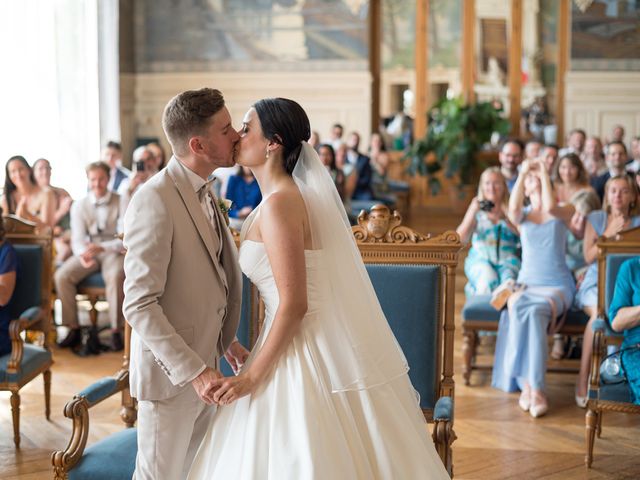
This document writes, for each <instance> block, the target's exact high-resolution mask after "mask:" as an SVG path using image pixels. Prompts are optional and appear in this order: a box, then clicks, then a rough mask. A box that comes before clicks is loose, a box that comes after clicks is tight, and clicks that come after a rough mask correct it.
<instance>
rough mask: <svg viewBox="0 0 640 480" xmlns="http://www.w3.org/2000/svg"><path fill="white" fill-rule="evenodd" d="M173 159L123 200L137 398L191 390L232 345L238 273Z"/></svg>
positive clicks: (229, 241)
mask: <svg viewBox="0 0 640 480" xmlns="http://www.w3.org/2000/svg"><path fill="white" fill-rule="evenodd" d="M185 168H186V167H184V166H182V165H181V164H180V163H179V161H178V160H177V159H176V158H175V157H173V158H171V160H170V161H169V164H168V165H167V168H165V169H163V170H162V171H160V172H159V173H157V174H156V175H154V176H153V177H152V178H151V179H150V180H149V181H147V182H146V183H145V184H144V185H143V186H142V187H140V189H139V190H138V191H137V192H136V194H135V195H134V196H133V198H132V199H131V203H130V204H129V207H128V209H127V212H126V215H125V222H124V235H125V237H124V238H125V241H124V244H125V247H126V248H127V254H126V256H125V262H124V270H125V284H124V291H125V297H124V306H123V310H124V315H125V318H126V320H127V321H128V322H129V324H130V325H131V327H132V330H133V332H132V336H131V363H130V386H131V394H132V396H134V397H136V398H138V399H140V400H162V399H166V398H170V397H173V396H175V395H177V394H179V393H180V392H181V391H182V389H183V388H192V387H191V385H189V381H190V380H192V379H193V377H194V376H195V375H196V374H197V373H198V371H199V370H201V369H202V367H203V366H204V365H208V366H211V367H214V366H215V365H217V360H218V358H219V357H220V356H221V355H222V354H223V353H224V352H225V351H226V349H227V348H228V346H229V345H230V344H231V342H232V340H233V339H234V336H235V333H236V330H237V327H238V322H239V319H240V304H241V295H242V274H241V272H240V268H239V266H238V258H237V257H238V255H237V250H236V247H235V244H234V241H233V237H232V235H231V232H230V230H229V229H228V228H223V230H224V231H223V232H221V239H222V253H221V261H220V260H218V255H217V246H218V245H219V243H218V242H219V240H218V236H217V233H216V232H215V230H214V227H213V226H212V225H211V222H210V221H209V220H208V218H207V217H206V216H205V214H204V212H203V210H202V208H201V206H200V202H199V201H198V196H197V194H196V192H195V191H194V189H193V186H192V185H191V183H190V182H189V179H188V178H187V176H186V170H185ZM214 210H215V214H216V215H218V217H219V220H220V225H223V226H224V225H225V223H224V219H223V218H222V215H221V213H220V212H219V211H218V209H217V208H216V209H214Z"/></svg>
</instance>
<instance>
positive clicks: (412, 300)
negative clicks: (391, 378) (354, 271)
mask: <svg viewBox="0 0 640 480" xmlns="http://www.w3.org/2000/svg"><path fill="white" fill-rule="evenodd" d="M353 233H354V236H355V238H356V241H357V244H358V248H359V249H360V252H361V254H362V257H363V260H364V262H365V265H366V268H367V272H368V273H369V277H370V278H371V282H372V283H373V286H374V289H375V291H376V293H377V295H378V298H379V300H380V304H381V306H382V309H383V311H384V313H385V316H386V317H387V320H388V322H389V325H390V326H391V329H392V331H393V333H394V335H395V336H396V338H397V339H398V342H399V344H400V346H401V347H402V350H403V351H404V354H405V356H406V358H407V361H408V363H409V367H410V369H409V377H410V378H411V382H412V383H413V386H414V388H415V389H416V390H417V391H418V393H419V394H420V406H421V408H422V411H423V413H424V416H425V418H426V419H427V421H428V422H430V423H434V429H433V440H434V443H435V445H436V450H437V451H438V454H439V455H440V458H441V459H442V462H443V463H444V465H445V466H446V468H447V470H448V471H449V473H450V474H451V473H452V470H453V460H452V454H451V444H452V443H453V441H454V440H455V438H456V436H455V433H454V430H453V411H454V408H453V407H454V381H453V339H454V304H455V275H456V267H457V265H458V254H459V251H460V248H461V244H460V238H459V237H458V234H456V233H455V232H445V233H443V234H442V235H437V236H431V235H422V234H420V233H418V232H416V231H414V230H411V229H410V228H408V227H405V226H403V225H402V219H401V217H400V214H399V213H398V212H397V211H396V212H394V213H393V214H392V213H391V211H390V210H389V209H388V208H387V207H386V206H383V205H377V206H375V207H373V208H372V209H371V210H370V212H366V211H364V210H363V211H362V212H361V213H360V215H359V216H358V225H357V226H354V227H353Z"/></svg>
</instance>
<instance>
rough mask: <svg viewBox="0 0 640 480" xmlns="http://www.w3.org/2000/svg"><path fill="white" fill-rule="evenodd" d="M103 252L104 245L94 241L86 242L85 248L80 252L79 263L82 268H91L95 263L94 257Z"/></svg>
mask: <svg viewBox="0 0 640 480" xmlns="http://www.w3.org/2000/svg"><path fill="white" fill-rule="evenodd" d="M102 252H104V247H102V246H101V245H98V244H95V243H89V244H87V248H86V250H85V251H84V252H83V253H81V254H80V256H79V258H80V263H81V264H82V266H83V267H84V268H91V267H93V266H94V265H95V263H96V260H95V258H96V257H97V256H98V255H99V254H101V253H102Z"/></svg>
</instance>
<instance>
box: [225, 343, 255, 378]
mask: <svg viewBox="0 0 640 480" xmlns="http://www.w3.org/2000/svg"><path fill="white" fill-rule="evenodd" d="M224 358H226V360H227V362H229V365H230V366H231V369H232V370H233V373H235V374H236V375H237V374H238V372H239V371H240V369H241V368H242V365H244V362H246V361H247V358H249V350H247V349H246V348H244V347H243V346H242V344H241V343H240V342H239V341H238V340H234V341H233V343H232V344H231V345H229V348H227V351H226V352H224Z"/></svg>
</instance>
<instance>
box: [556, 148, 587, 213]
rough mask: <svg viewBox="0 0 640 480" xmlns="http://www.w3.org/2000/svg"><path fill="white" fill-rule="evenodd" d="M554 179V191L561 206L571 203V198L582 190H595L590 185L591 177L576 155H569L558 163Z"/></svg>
mask: <svg viewBox="0 0 640 480" xmlns="http://www.w3.org/2000/svg"><path fill="white" fill-rule="evenodd" d="M552 178H553V189H554V191H555V194H556V200H557V202H558V203H559V204H565V203H569V202H570V201H571V198H572V197H573V196H574V195H575V194H576V193H578V192H580V191H582V190H591V191H593V192H594V193H595V190H593V188H591V185H590V184H589V175H588V174H587V171H586V170H585V168H584V165H582V162H581V161H580V157H578V155H576V154H575V153H567V154H566V155H565V156H564V157H561V158H560V160H559V161H558V162H557V163H556V166H555V168H554V172H553V175H552Z"/></svg>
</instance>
